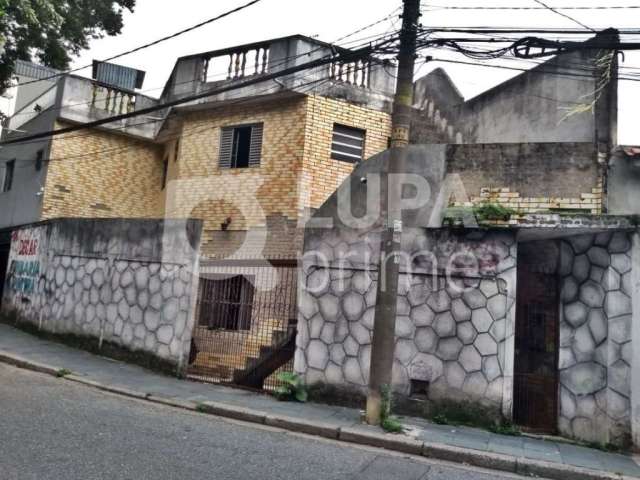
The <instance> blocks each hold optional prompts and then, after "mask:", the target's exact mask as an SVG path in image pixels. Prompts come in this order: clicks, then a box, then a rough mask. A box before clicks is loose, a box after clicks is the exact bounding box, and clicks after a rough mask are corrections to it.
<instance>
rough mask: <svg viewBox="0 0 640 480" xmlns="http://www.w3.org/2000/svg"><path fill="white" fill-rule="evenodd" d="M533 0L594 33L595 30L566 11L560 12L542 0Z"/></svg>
mask: <svg viewBox="0 0 640 480" xmlns="http://www.w3.org/2000/svg"><path fill="white" fill-rule="evenodd" d="M533 1H534V2H536V3H537V4H538V5H542V6H543V7H544V8H546V9H547V10H549V11H551V12H553V13H555V14H556V15H560V16H561V17H564V18H567V19H569V20H571V21H572V22H573V23H575V24H577V25H580V26H581V27H583V28H586V29H587V30H591V31H592V32H594V33H596V31H595V30H594V29H593V28H591V27H589V26H588V25H585V24H584V23H582V22H581V21H580V20H576V19H575V18H573V17H572V16H570V15H567V14H566V13H562V12H560V11H559V10H556V9H555V8H553V7H550V6H549V5H547V4H546V3H544V2H543V1H542V0H533Z"/></svg>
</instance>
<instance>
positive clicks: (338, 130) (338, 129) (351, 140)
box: [331, 123, 366, 163]
mask: <svg viewBox="0 0 640 480" xmlns="http://www.w3.org/2000/svg"><path fill="white" fill-rule="evenodd" d="M365 135H366V131H365V130H360V129H359V128H353V127H347V126H345V125H339V124H337V123H335V124H334V125H333V140H332V142H331V158H333V159H334V160H340V161H341V162H349V163H358V162H361V161H362V159H363V157H364V141H365Z"/></svg>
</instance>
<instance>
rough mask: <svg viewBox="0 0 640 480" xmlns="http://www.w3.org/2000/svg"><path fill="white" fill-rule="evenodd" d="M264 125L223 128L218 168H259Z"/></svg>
mask: <svg viewBox="0 0 640 480" xmlns="http://www.w3.org/2000/svg"><path fill="white" fill-rule="evenodd" d="M263 130H264V124H262V123H256V124H252V125H238V126H235V127H224V128H223V129H222V132H221V134H220V161H219V165H220V168H249V167H259V166H260V157H261V156H262V132H263Z"/></svg>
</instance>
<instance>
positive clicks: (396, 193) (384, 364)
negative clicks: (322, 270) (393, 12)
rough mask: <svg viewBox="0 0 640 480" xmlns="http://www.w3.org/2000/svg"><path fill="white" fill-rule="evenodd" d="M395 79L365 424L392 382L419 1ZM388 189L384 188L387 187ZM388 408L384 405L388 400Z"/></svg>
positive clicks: (409, 12) (407, 12)
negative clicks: (404, 177) (403, 180)
mask: <svg viewBox="0 0 640 480" xmlns="http://www.w3.org/2000/svg"><path fill="white" fill-rule="evenodd" d="M403 3H404V11H403V14H402V31H401V33H400V54H399V55H398V79H397V85H396V94H395V99H394V105H393V117H392V130H391V151H390V157H389V164H388V167H387V171H386V172H383V174H382V179H381V180H382V181H381V184H382V188H381V192H380V193H381V194H380V203H381V209H380V214H381V218H382V220H383V222H384V225H383V227H384V229H383V231H382V238H381V248H380V252H381V255H380V266H379V268H378V294H377V300H376V308H375V317H374V318H375V319H374V327H373V344H372V346H371V364H370V370H369V372H370V375H369V394H368V396H367V423H369V424H370V425H379V424H380V422H381V420H382V417H383V416H384V415H386V414H388V413H389V412H383V411H382V408H383V390H384V389H385V388H387V387H388V386H390V385H391V372H392V369H393V359H394V351H395V327H396V302H397V296H398V277H399V266H400V265H399V257H397V256H396V254H398V253H399V252H400V240H401V236H402V212H401V209H400V206H401V189H402V185H401V181H400V175H398V174H403V173H405V168H404V166H405V157H406V150H407V146H408V145H409V130H410V127H411V112H412V106H413V74H414V68H415V59H416V41H417V35H418V21H419V19H420V0H403ZM385 187H386V188H385ZM387 408H388V404H387Z"/></svg>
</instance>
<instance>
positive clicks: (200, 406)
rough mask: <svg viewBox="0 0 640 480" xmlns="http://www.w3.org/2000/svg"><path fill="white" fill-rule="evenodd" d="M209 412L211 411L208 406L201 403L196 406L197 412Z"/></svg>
mask: <svg viewBox="0 0 640 480" xmlns="http://www.w3.org/2000/svg"><path fill="white" fill-rule="evenodd" d="M208 411H209V409H208V407H207V405H206V404H204V403H201V402H199V403H198V404H197V405H196V412H200V413H207V412H208Z"/></svg>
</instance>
